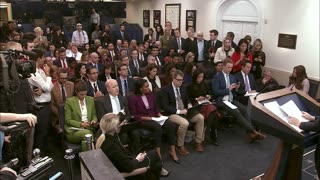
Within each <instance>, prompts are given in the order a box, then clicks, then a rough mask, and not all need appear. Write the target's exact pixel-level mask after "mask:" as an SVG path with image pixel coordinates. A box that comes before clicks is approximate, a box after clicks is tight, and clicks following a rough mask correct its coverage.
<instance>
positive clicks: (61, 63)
mask: <svg viewBox="0 0 320 180" xmlns="http://www.w3.org/2000/svg"><path fill="white" fill-rule="evenodd" d="M53 65H56V66H57V67H62V68H68V67H69V58H67V55H66V49H65V48H60V49H59V59H56V60H54V61H53Z"/></svg>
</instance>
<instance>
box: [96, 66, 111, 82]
mask: <svg viewBox="0 0 320 180" xmlns="http://www.w3.org/2000/svg"><path fill="white" fill-rule="evenodd" d="M112 69H114V64H110V63H105V64H104V72H103V73H100V74H99V75H98V80H100V81H102V82H106V81H107V80H110V79H115V74H114V72H112Z"/></svg>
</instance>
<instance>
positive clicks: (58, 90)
mask: <svg viewBox="0 0 320 180" xmlns="http://www.w3.org/2000/svg"><path fill="white" fill-rule="evenodd" d="M57 74H58V81H57V82H55V83H54V84H53V88H52V91H51V108H52V120H51V125H52V127H54V129H55V130H56V132H57V133H58V134H60V133H61V132H62V129H61V128H60V123H59V112H58V108H59V104H62V103H64V102H65V101H66V100H67V98H70V97H72V96H73V92H74V84H73V82H70V81H68V80H67V79H68V71H67V70H66V69H63V68H59V69H58V72H57Z"/></svg>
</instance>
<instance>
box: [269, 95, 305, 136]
mask: <svg viewBox="0 0 320 180" xmlns="http://www.w3.org/2000/svg"><path fill="white" fill-rule="evenodd" d="M263 105H264V107H266V108H267V109H268V110H269V111H271V112H272V113H274V114H275V115H276V116H278V117H279V118H280V119H281V120H283V122H285V123H287V124H289V125H290V126H291V127H293V128H294V129H295V130H296V131H298V132H302V131H303V130H302V129H300V128H299V127H297V126H295V125H293V124H290V123H289V122H288V118H289V116H288V114H286V112H285V111H283V110H282V109H281V107H280V105H279V104H278V102H277V101H272V102H268V103H264V104H263ZM299 111H300V110H299Z"/></svg>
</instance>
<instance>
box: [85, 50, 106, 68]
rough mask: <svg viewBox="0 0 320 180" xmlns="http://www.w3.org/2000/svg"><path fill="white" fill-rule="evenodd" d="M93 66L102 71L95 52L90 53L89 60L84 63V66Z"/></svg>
mask: <svg viewBox="0 0 320 180" xmlns="http://www.w3.org/2000/svg"><path fill="white" fill-rule="evenodd" d="M91 67H95V68H96V69H97V70H98V72H99V73H100V72H103V65H102V64H101V63H100V62H99V55H98V54H97V53H96V52H93V53H91V54H90V62H89V63H88V64H87V65H86V68H87V69H88V68H91Z"/></svg>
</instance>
